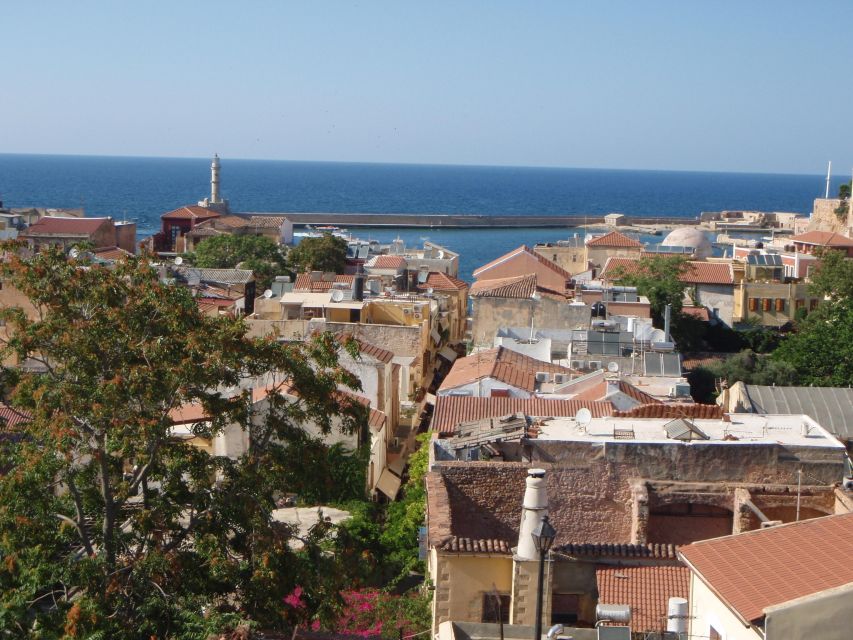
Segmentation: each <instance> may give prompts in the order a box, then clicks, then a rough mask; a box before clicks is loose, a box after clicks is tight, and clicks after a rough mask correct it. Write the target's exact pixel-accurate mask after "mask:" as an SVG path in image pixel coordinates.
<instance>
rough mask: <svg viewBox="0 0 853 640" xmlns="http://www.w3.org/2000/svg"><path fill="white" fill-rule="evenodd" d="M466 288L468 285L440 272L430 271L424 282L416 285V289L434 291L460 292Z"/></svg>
mask: <svg viewBox="0 0 853 640" xmlns="http://www.w3.org/2000/svg"><path fill="white" fill-rule="evenodd" d="M467 288H468V283H467V282H465V281H464V280H460V279H459V278H454V277H453V276H449V275H447V274H446V273H442V272H441V271H430V272H429V275H427V279H426V282H424V283H423V284H419V285H418V289H432V290H434V291H462V290H463V289H467Z"/></svg>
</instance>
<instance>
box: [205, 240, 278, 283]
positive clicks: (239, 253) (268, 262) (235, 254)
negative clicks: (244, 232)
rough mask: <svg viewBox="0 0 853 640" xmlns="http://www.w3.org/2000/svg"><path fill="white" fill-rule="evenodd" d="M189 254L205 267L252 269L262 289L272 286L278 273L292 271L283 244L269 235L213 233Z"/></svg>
mask: <svg viewBox="0 0 853 640" xmlns="http://www.w3.org/2000/svg"><path fill="white" fill-rule="evenodd" d="M190 258H191V260H192V262H193V264H195V265H196V266H198V267H203V268H206V269H234V268H236V267H240V268H241V269H250V270H252V271H253V272H254V273H255V279H256V280H257V282H258V287H259V288H260V289H261V290H263V289H266V288H267V287H269V285H270V282H272V279H273V278H274V277H275V276H277V275H284V274H287V273H289V269H288V268H287V260H286V258H285V255H284V253H282V249H281V246H280V245H277V244H276V243H275V242H273V241H272V240H271V239H269V238H267V237H266V236H235V235H219V236H213V237H212V238H207V239H206V240H204V242H202V243H201V244H199V245H198V248H197V249H196V251H195V254H194V255H193V256H190Z"/></svg>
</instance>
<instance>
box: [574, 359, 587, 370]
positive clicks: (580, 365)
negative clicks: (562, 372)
mask: <svg viewBox="0 0 853 640" xmlns="http://www.w3.org/2000/svg"><path fill="white" fill-rule="evenodd" d="M572 369H575V370H577V371H583V370H584V369H586V362H584V361H583V360H572Z"/></svg>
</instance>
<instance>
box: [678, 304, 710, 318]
mask: <svg viewBox="0 0 853 640" xmlns="http://www.w3.org/2000/svg"><path fill="white" fill-rule="evenodd" d="M681 313H683V314H684V315H686V316H693V317H694V318H696V319H697V320H702V321H703V322H709V321H710V320H711V314H710V313H708V307H694V306H690V305H688V306H684V307H681Z"/></svg>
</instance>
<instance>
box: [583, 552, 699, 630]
mask: <svg viewBox="0 0 853 640" xmlns="http://www.w3.org/2000/svg"><path fill="white" fill-rule="evenodd" d="M595 581H596V583H597V585H598V601H599V602H600V603H601V604H627V605H629V606H630V607H631V628H632V630H634V631H661V630H665V629H666V622H667V607H668V604H669V599H670V598H672V597H676V598H687V596H688V594H689V592H690V570H689V569H688V568H687V567H672V566H667V567H611V566H606V565H598V566H597V567H596V568H595Z"/></svg>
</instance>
